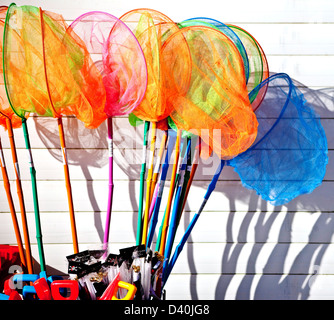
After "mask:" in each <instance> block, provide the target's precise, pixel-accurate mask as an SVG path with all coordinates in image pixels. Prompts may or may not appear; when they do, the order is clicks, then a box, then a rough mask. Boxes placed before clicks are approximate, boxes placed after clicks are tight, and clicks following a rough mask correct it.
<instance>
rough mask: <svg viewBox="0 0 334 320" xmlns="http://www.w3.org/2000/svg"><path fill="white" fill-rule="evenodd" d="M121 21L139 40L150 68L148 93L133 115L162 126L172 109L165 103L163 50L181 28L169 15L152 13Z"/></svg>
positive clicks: (145, 11) (135, 14) (131, 14)
mask: <svg viewBox="0 0 334 320" xmlns="http://www.w3.org/2000/svg"><path fill="white" fill-rule="evenodd" d="M120 20H121V21H123V22H124V23H126V24H127V26H128V27H129V28H130V29H131V30H132V32H133V33H134V35H135V36H136V38H137V39H138V42H139V44H140V46H141V48H142V50H143V53H144V56H145V60H146V65H147V88H146V92H145V95H144V98H143V100H142V101H141V103H140V104H139V105H138V106H137V107H136V108H135V109H134V110H133V114H134V115H135V116H136V117H138V118H140V119H141V120H146V121H151V122H159V121H161V120H163V119H165V118H167V117H168V116H169V114H170V112H171V109H172V108H171V106H170V105H168V104H166V103H165V91H164V90H165V88H164V85H163V77H164V70H162V64H161V48H162V46H163V44H164V42H165V40H166V39H167V38H168V36H170V35H171V34H173V33H175V32H177V31H178V30H179V28H178V26H177V25H176V23H174V22H173V21H172V20H171V19H170V18H168V17H167V16H166V15H164V14H162V13H161V12H158V11H156V10H152V9H136V10H132V11H129V12H127V13H125V14H124V15H123V16H121V17H120Z"/></svg>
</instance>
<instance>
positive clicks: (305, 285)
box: [165, 274, 334, 300]
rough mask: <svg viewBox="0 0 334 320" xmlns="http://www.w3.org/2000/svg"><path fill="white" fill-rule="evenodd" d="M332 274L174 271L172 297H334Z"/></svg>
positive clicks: (168, 295)
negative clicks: (250, 273) (249, 273)
mask: <svg viewBox="0 0 334 320" xmlns="http://www.w3.org/2000/svg"><path fill="white" fill-rule="evenodd" d="M333 284H334V277H333V276H332V275H308V276H306V275H234V274H233V275H222V276H219V275H210V274H207V275H201V276H196V275H173V276H171V277H170V278H169V279H168V282H167V284H166V287H165V289H166V298H167V299H171V300H174V299H175V300H183V299H185V300H206V299H207V300H332V299H333V297H334V291H333Z"/></svg>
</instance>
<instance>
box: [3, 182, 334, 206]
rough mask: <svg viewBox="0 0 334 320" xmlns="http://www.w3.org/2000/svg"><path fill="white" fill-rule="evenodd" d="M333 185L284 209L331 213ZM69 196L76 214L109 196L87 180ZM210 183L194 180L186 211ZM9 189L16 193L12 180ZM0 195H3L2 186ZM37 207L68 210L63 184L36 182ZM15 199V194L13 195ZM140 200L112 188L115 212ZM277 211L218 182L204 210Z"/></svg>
mask: <svg viewBox="0 0 334 320" xmlns="http://www.w3.org/2000/svg"><path fill="white" fill-rule="evenodd" d="M333 183H334V182H330V181H324V182H323V183H322V184H321V185H320V186H319V187H318V188H316V189H315V190H314V191H313V192H312V193H311V194H306V195H301V196H299V197H297V198H296V199H294V200H292V201H290V202H289V203H288V204H286V205H284V206H283V207H287V208H288V209H289V210H290V211H294V210H297V211H318V210H321V211H331V210H332V209H333V208H332V202H331V190H333ZM71 184H72V194H73V201H74V208H75V210H76V211H91V210H93V211H100V210H101V209H100V208H106V206H107V195H108V182H107V181H87V183H85V185H84V187H83V183H82V181H72V182H71ZM208 184H209V181H195V182H194V183H193V184H192V187H191V189H190V192H189V201H188V203H189V210H191V211H196V210H198V208H199V207H200V205H201V203H202V200H203V197H204V194H205V191H206V189H207V187H208ZM11 185H12V190H15V189H14V188H15V185H14V181H12V184H11ZM168 186H169V184H168V183H166V186H165V188H166V189H164V190H166V191H164V194H163V198H162V206H163V205H164V203H165V201H166V200H167V196H168V190H169V189H168ZM0 190H1V193H2V194H3V195H4V189H3V186H1V189H0ZM23 190H24V196H25V202H26V208H27V211H33V199H32V191H31V183H30V182H29V181H23ZM37 190H38V198H39V207H40V210H41V211H49V212H50V211H52V212H57V211H58V212H59V211H67V210H68V204H67V196H66V188H65V182H64V181H38V183H37ZM14 197H15V194H14ZM138 197H139V181H129V182H127V181H118V182H117V184H116V185H115V188H114V199H115V200H114V203H113V206H114V210H116V211H124V212H125V211H131V212H132V211H137V210H138ZM14 201H15V200H14ZM262 208H266V209H265V210H273V209H275V210H278V211H279V210H280V207H274V206H272V205H270V204H269V203H266V201H264V200H262V199H261V198H260V197H259V196H258V195H256V193H255V191H253V190H249V189H246V188H244V187H242V186H241V182H239V181H218V183H217V185H216V188H215V191H214V192H213V193H212V194H211V197H210V201H208V203H207V205H206V207H205V209H206V210H207V211H221V210H223V211H225V210H232V211H247V210H249V211H256V210H261V209H262ZM7 211H8V203H7V199H6V197H5V196H3V197H1V199H0V212H7Z"/></svg>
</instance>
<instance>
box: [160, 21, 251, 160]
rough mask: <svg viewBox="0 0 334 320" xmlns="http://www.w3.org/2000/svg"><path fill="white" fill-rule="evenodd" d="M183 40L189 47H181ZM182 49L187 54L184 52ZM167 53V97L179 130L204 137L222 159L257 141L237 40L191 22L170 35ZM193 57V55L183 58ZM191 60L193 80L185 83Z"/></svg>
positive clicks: (164, 60) (165, 65)
mask: <svg viewBox="0 0 334 320" xmlns="http://www.w3.org/2000/svg"><path fill="white" fill-rule="evenodd" d="M184 39H186V42H187V46H182V43H183V41H184ZM180 44H181V45H180ZM176 48H177V49H176ZM180 48H183V50H185V51H188V53H186V52H185V53H184V54H180V53H179V52H180ZM162 54H163V66H164V68H166V73H167V74H169V76H168V77H167V76H166V77H165V78H166V85H165V86H166V88H167V90H166V91H167V92H168V94H167V100H166V101H167V104H170V105H172V106H173V110H172V112H171V115H170V117H171V118H172V120H173V121H174V123H175V124H176V126H177V128H179V129H182V130H186V131H189V132H192V133H194V134H196V135H199V136H200V137H201V139H202V141H203V142H204V143H206V144H207V145H208V146H209V147H210V149H212V150H213V151H214V152H215V153H216V154H218V155H219V156H220V157H221V158H222V159H229V158H232V157H234V156H236V155H237V154H239V153H241V152H243V151H245V150H246V149H247V148H248V147H249V146H250V145H251V144H252V143H253V142H254V140H255V137H256V133H257V120H256V117H255V114H254V112H253V111H252V109H251V106H250V101H249V99H248V92H247V87H246V81H245V72H244V66H243V61H242V58H241V56H240V54H239V51H238V49H237V47H236V46H235V45H234V44H233V42H232V41H231V40H230V39H229V38H228V37H227V36H226V35H224V34H223V33H221V32H219V31H217V30H215V29H213V28H209V27H204V26H190V27H185V28H182V29H180V30H179V32H178V33H176V34H175V35H172V36H171V37H169V38H168V40H167V41H166V43H165V45H164V47H163V50H162ZM188 55H190V56H191V59H190V60H189V59H184V57H187V56H188ZM188 63H191V65H190V67H191V73H190V75H189V79H186V78H185V77H183V78H182V79H181V81H180V77H179V74H184V73H183V72H182V69H183V68H187V69H188V68H189V66H187V64H188Z"/></svg>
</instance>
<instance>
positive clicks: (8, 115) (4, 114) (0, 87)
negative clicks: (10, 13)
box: [0, 6, 28, 130]
mask: <svg viewBox="0 0 334 320" xmlns="http://www.w3.org/2000/svg"><path fill="white" fill-rule="evenodd" d="M7 9H8V7H6V6H1V7H0V39H1V41H0V58H1V63H0V125H2V126H3V127H4V128H5V130H6V129H7V125H6V121H7V119H10V121H11V124H12V127H13V128H14V129H15V128H19V127H21V126H22V121H21V118H20V117H18V116H17V115H16V114H15V113H14V111H13V110H12V108H11V107H10V104H9V101H8V99H7V96H6V90H5V83H4V78H3V64H2V52H3V51H2V49H3V42H2V39H3V32H4V26H5V19H6V14H7ZM27 116H28V115H27Z"/></svg>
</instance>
